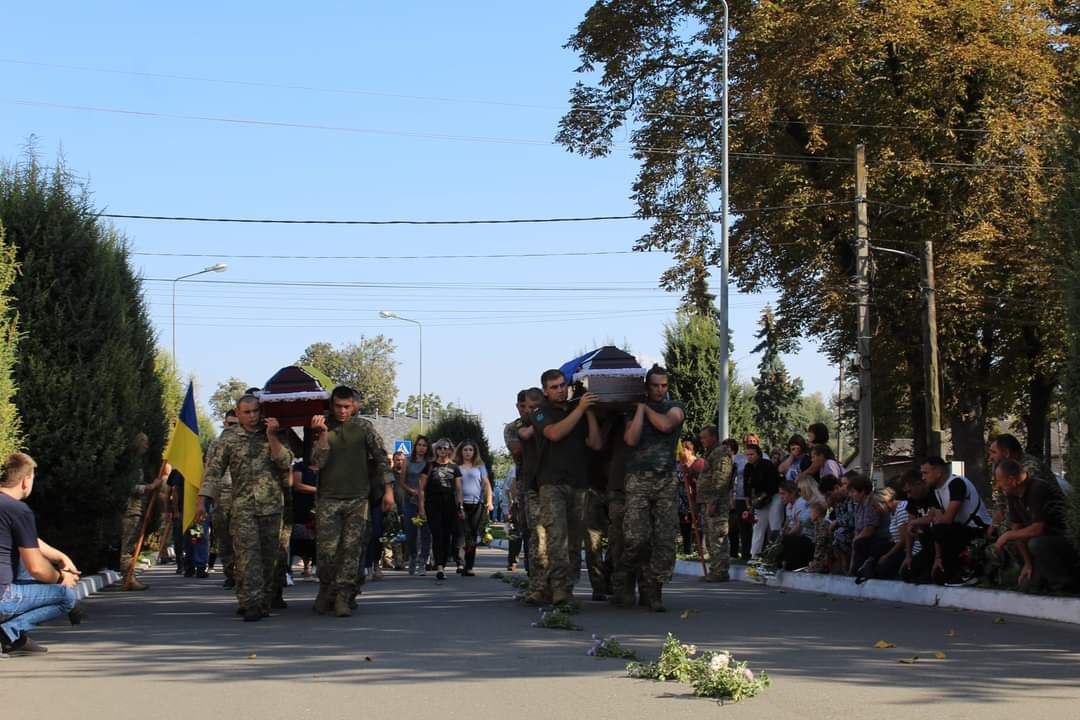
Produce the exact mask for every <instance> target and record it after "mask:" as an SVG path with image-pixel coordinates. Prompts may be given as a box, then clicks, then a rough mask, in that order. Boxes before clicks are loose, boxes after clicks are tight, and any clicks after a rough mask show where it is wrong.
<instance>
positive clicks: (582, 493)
mask: <svg viewBox="0 0 1080 720" xmlns="http://www.w3.org/2000/svg"><path fill="white" fill-rule="evenodd" d="M540 383H541V385H542V386H543V388H544V397H545V399H546V402H545V403H544V404H543V405H541V406H540V407H539V408H537V409H536V410H535V411H534V412H533V414H532V422H533V427H534V428H535V434H536V438H537V440H538V441H539V447H540V464H539V466H538V470H537V475H536V477H537V480H538V485H539V488H540V491H539V496H540V525H541V526H542V527H543V529H544V539H543V541H542V544H541V546H540V547H539V548H538V550H539V552H538V555H539V556H540V558H541V559H540V562H542V563H543V564H544V566H545V568H546V569H547V573H546V574H547V582H548V585H549V586H550V588H551V601H552V602H553V603H554V604H556V605H574V604H575V603H574V583H575V582H577V578H578V576H579V575H580V574H581V548H582V541H583V536H584V532H585V527H584V525H585V500H586V493H587V491H588V475H587V473H586V464H587V461H588V459H587V455H586V449H587V448H591V449H593V450H600V449H601V447H602V438H601V437H600V426H599V423H598V422H597V420H596V416H595V415H594V414H593V413H592V412H591V411H590V408H591V407H592V406H593V405H594V404H595V403H596V401H597V397H596V395H594V394H592V393H585V394H584V395H582V396H581V398H580V399H576V402H574V403H568V402H567V395H568V391H569V388H568V387H567V384H566V377H565V376H564V375H563V374H562V373H561V372H560V371H558V370H548V371H546V372H545V373H544V374H543V375H542V376H541V377H540Z"/></svg>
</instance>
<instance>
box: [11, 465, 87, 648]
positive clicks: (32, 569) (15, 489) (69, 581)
mask: <svg viewBox="0 0 1080 720" xmlns="http://www.w3.org/2000/svg"><path fill="white" fill-rule="evenodd" d="M36 467H37V464H36V463H35V462H34V460H33V459H32V458H31V457H30V456H29V455H26V454H24V453H15V454H14V455H9V456H8V457H7V459H6V460H5V461H4V465H3V470H2V471H0V620H2V622H0V652H2V653H3V654H4V655H13V656H14V655H33V654H41V653H44V652H47V649H46V648H45V646H43V645H40V644H38V643H36V642H34V641H33V640H32V639H31V638H30V635H29V631H30V630H31V629H33V628H34V627H35V626H37V625H39V624H41V623H43V622H48V621H49V620H52V619H54V618H58V617H60V616H61V615H64V614H66V613H70V612H72V611H73V610H74V608H75V592H74V590H73V588H74V587H75V584H76V583H77V582H78V581H79V572H78V569H77V568H76V567H75V566H74V565H73V564H72V562H71V560H70V559H69V558H68V557H67V556H66V555H64V554H63V553H61V552H60V551H58V550H56V549H55V548H53V547H51V546H49V545H48V543H46V542H45V541H43V540H40V539H39V538H38V536H37V525H36V523H35V522H34V513H33V511H32V510H31V509H30V507H29V506H28V505H26V503H24V502H22V501H23V500H25V499H26V498H27V497H29V496H30V493H31V492H32V491H33V489H34V468H36ZM57 565H58V566H59V569H58V568H57V567H56V566H57ZM72 622H75V620H74V618H73V619H72Z"/></svg>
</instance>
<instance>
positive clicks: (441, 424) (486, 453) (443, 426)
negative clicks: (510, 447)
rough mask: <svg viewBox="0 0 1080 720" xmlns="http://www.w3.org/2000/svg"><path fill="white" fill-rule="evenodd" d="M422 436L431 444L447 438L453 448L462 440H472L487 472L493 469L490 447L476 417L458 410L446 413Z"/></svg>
mask: <svg viewBox="0 0 1080 720" xmlns="http://www.w3.org/2000/svg"><path fill="white" fill-rule="evenodd" d="M424 434H425V435H427V436H428V437H429V438H431V442H435V441H436V440H440V439H442V438H447V439H448V440H450V442H452V443H454V447H457V445H458V443H460V442H462V441H464V440H473V441H475V442H476V444H477V445H479V446H480V458H481V459H482V460H483V461H484V464H485V465H486V466H487V467H488V470H491V468H492V467H494V462H493V460H494V458H493V456H492V453H491V446H490V445H488V439H487V435H485V434H484V426H483V425H482V424H481V422H480V418H479V417H477V416H476V415H470V414H468V413H465V412H462V411H460V410H459V411H456V412H450V413H447V414H446V415H443V416H442V417H441V418H439V419H438V420H437V421H436V422H435V423H434V424H433V425H429V426H427V432H426V433H424Z"/></svg>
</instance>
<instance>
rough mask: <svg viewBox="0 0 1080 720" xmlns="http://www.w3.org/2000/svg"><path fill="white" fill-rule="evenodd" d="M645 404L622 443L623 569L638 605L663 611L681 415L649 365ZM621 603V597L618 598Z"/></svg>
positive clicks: (661, 374) (659, 372)
mask: <svg viewBox="0 0 1080 720" xmlns="http://www.w3.org/2000/svg"><path fill="white" fill-rule="evenodd" d="M645 390H646V393H647V400H648V401H647V402H644V403H639V404H638V406H637V410H636V411H635V412H634V416H633V419H632V420H631V421H630V422H629V423H628V424H627V426H626V432H625V433H624V435H623V439H624V440H625V441H626V444H627V445H628V446H629V447H630V448H631V449H630V454H629V457H628V458H627V461H626V514H625V516H624V517H623V534H624V536H625V539H626V550H625V560H626V570H627V572H628V573H629V574H630V576H633V575H634V574H639V575H640V579H639V582H640V588H641V598H640V602H641V604H642V605H645V606H647V607H648V608H649V609H650V610H652V611H653V612H663V611H664V609H665V608H664V605H663V599H662V596H661V588H662V587H663V584H664V583H666V582H668V581H669V580H671V575H672V571H673V570H674V569H675V536H676V535H677V534H678V529H679V516H678V502H679V497H678V494H679V481H678V479H677V478H676V476H675V445H676V444H677V443H678V441H679V429H680V428H682V424H683V419H684V417H685V411H684V410H683V405H682V403H680V402H679V401H677V400H669V399H667V394H668V379H667V371H666V370H664V369H663V368H661V367H659V366H656V365H654V366H653V367H652V369H651V370H649V372H648V373H646V375H645ZM623 604H625V599H623Z"/></svg>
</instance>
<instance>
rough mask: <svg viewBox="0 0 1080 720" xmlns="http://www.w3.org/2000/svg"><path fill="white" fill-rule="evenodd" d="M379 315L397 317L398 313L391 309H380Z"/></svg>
mask: <svg viewBox="0 0 1080 720" xmlns="http://www.w3.org/2000/svg"><path fill="white" fill-rule="evenodd" d="M379 317H381V318H396V317H397V313H394V312H391V311H389V310H380V311H379Z"/></svg>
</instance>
